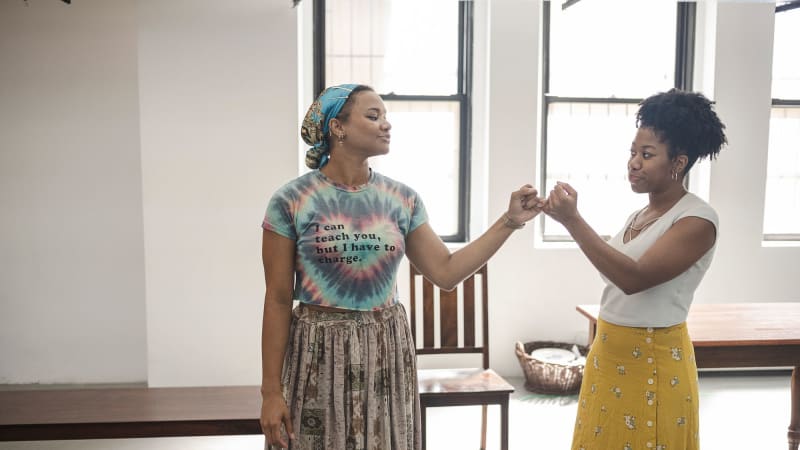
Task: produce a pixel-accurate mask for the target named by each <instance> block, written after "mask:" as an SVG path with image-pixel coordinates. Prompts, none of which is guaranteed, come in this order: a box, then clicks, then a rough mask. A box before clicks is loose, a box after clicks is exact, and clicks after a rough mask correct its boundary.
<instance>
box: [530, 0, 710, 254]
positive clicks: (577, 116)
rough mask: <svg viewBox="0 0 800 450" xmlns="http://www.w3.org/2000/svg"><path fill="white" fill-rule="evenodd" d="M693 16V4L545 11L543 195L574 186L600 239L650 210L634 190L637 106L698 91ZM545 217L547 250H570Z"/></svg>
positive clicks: (633, 0) (568, 6) (549, 7)
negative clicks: (559, 185)
mask: <svg viewBox="0 0 800 450" xmlns="http://www.w3.org/2000/svg"><path fill="white" fill-rule="evenodd" d="M694 15H695V5H694V4H693V3H684V2H679V3H674V2H642V1H637V0H625V1H617V2H592V1H579V2H575V1H567V2H565V3H564V5H563V6H561V7H559V5H558V3H554V2H544V30H543V32H544V39H543V42H544V52H543V54H544V66H543V75H544V79H543V101H542V105H543V113H542V117H543V132H542V158H541V161H542V174H543V176H542V179H543V181H544V185H543V186H542V187H541V188H542V191H543V192H549V189H551V188H552V186H553V185H555V182H556V181H565V182H567V183H570V184H571V185H573V186H574V187H575V188H576V189H577V191H578V192H579V194H580V200H579V208H580V210H581V214H582V215H583V216H584V217H585V218H586V219H587V221H588V222H589V223H590V224H591V225H592V227H594V229H595V231H597V232H598V233H599V234H600V235H603V236H610V235H613V234H616V233H617V231H618V230H619V229H620V227H621V226H622V221H623V220H624V217H625V216H626V215H627V214H629V213H630V212H631V211H633V210H635V209H637V208H640V207H642V206H643V205H644V204H646V202H647V200H646V199H643V198H642V197H641V196H638V195H637V194H635V193H633V192H632V191H631V190H630V184H629V183H628V180H627V161H628V156H629V150H630V142H631V140H632V139H633V136H634V134H635V125H636V122H635V115H636V111H637V109H638V103H639V102H640V101H641V100H642V99H644V98H645V97H648V96H650V95H652V94H655V93H656V92H660V91H666V90H668V89H670V88H672V87H677V88H681V89H691V88H692V83H691V80H692V72H693V60H694V53H693V48H694ZM609 200H611V201H609ZM540 217H542V219H541V220H542V224H543V227H542V229H543V237H544V240H545V241H569V240H571V238H570V236H569V234H568V233H567V232H566V230H565V229H564V228H563V227H562V226H561V225H560V224H559V223H557V222H556V221H554V220H552V219H551V218H549V217H546V215H544V214H542V215H541V216H540Z"/></svg>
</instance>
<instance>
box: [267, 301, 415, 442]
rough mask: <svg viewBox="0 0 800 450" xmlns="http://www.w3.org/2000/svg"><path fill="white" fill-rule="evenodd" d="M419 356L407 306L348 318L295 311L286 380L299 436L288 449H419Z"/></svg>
mask: <svg viewBox="0 0 800 450" xmlns="http://www.w3.org/2000/svg"><path fill="white" fill-rule="evenodd" d="M414 348H415V347H414V341H413V339H412V337H411V330H410V328H409V326H408V320H407V318H406V312H405V309H404V308H403V305H402V304H396V305H394V306H391V307H388V308H384V309H381V310H378V311H348V312H327V311H319V310H315V309H311V308H308V307H306V306H303V305H302V304H301V305H300V306H298V307H296V308H295V309H294V311H293V313H292V324H291V328H290V331H289V343H288V345H287V349H286V357H285V360H284V364H283V374H282V383H283V392H284V396H285V398H286V400H287V404H288V407H289V411H290V413H291V415H292V426H293V428H294V433H295V439H294V440H293V441H291V443H290V444H289V445H290V447H289V448H291V449H303V450H305V449H313V450H328V449H342V450H417V449H419V448H421V428H420V410H419V392H418V389H417V369H416V357H415V353H414ZM268 448H269V447H268Z"/></svg>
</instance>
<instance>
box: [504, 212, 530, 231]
mask: <svg viewBox="0 0 800 450" xmlns="http://www.w3.org/2000/svg"><path fill="white" fill-rule="evenodd" d="M503 225H504V226H506V227H508V228H511V229H512V230H520V229H522V228H524V227H525V222H522V223H519V222H515V221H514V220H513V219H511V217H509V216H508V213H507V212H505V213H503Z"/></svg>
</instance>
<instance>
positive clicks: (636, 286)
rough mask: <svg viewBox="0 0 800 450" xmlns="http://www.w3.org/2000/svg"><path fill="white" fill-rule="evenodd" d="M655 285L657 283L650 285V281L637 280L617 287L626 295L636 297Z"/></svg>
mask: <svg viewBox="0 0 800 450" xmlns="http://www.w3.org/2000/svg"><path fill="white" fill-rule="evenodd" d="M655 285H656V283H650V281H649V280H644V279H637V280H629V281H627V282H623V283H620V284H618V285H617V287H618V288H619V289H620V290H621V291H622V292H624V293H625V295H634V294H638V293H640V292H643V291H646V290H648V289H650V288H651V287H653V286H655Z"/></svg>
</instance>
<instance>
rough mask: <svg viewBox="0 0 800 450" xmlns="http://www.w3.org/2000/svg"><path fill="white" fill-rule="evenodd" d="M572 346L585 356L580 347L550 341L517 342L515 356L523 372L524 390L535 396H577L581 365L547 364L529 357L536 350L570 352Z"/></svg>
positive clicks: (581, 371)
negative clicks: (553, 349)
mask: <svg viewBox="0 0 800 450" xmlns="http://www.w3.org/2000/svg"><path fill="white" fill-rule="evenodd" d="M573 345H576V346H577V347H578V351H579V352H580V353H581V355H583V356H586V354H587V353H588V349H587V348H586V347H585V346H582V345H577V344H566V343H563V342H551V341H535V342H528V343H525V344H523V343H522V342H517V346H516V347H517V348H516V354H517V359H518V360H519V365H520V367H522V371H523V372H525V389H527V390H529V391H531V392H536V393H537V394H557V395H573V394H577V393H578V391H580V388H581V380H582V379H583V367H584V366H583V365H563V364H557V363H547V362H544V361H540V360H538V359H536V358H534V357H532V356H531V352H532V351H534V350H536V349H538V348H562V349H565V350H571V349H572V346H573Z"/></svg>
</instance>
